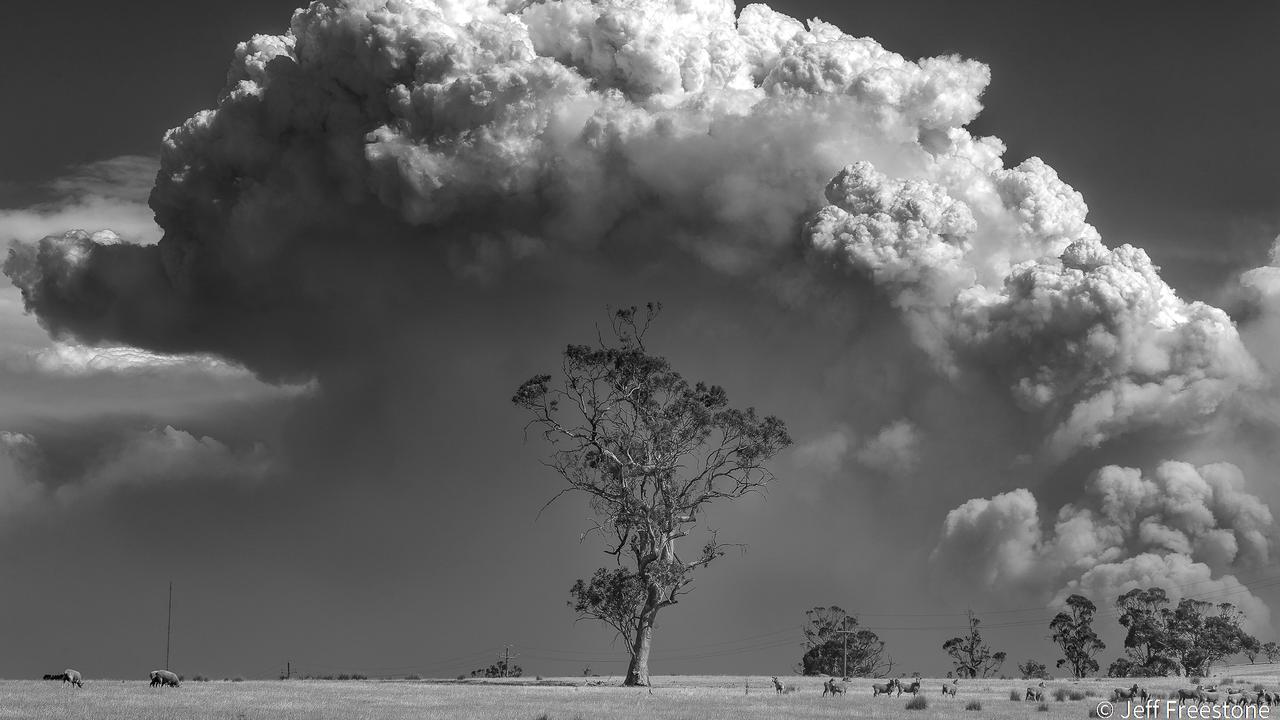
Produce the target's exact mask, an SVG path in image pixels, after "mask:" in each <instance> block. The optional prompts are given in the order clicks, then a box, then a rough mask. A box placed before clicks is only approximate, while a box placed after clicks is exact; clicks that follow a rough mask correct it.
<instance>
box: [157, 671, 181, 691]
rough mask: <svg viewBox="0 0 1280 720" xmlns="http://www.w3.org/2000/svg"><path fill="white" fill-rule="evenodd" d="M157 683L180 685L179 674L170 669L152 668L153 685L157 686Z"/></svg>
mask: <svg viewBox="0 0 1280 720" xmlns="http://www.w3.org/2000/svg"><path fill="white" fill-rule="evenodd" d="M156 685H167V686H169V687H178V676H177V675H176V674H174V673H172V672H170V671H168V670H152V671H151V687H155V686H156Z"/></svg>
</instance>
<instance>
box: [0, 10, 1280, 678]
mask: <svg viewBox="0 0 1280 720" xmlns="http://www.w3.org/2000/svg"><path fill="white" fill-rule="evenodd" d="M375 5H378V4H377V3H371V2H354V1H353V2H349V3H338V2H334V3H331V6H330V7H324V6H316V7H313V9H312V11H311V12H310V13H307V14H303V15H299V16H298V17H297V18H296V19H295V20H294V25H293V30H292V35H293V36H292V37H289V38H283V37H280V36H283V35H284V34H285V33H286V31H289V28H290V17H291V14H292V12H293V10H294V4H293V3H289V2H275V1H274V0H272V1H269V2H268V1H261V0H255V1H254V2H247V1H241V0H228V2H224V3H219V4H218V7H217V8H216V9H212V8H210V6H208V5H207V4H196V3H187V2H151V1H149V0H148V1H146V2H137V3H130V4H129V5H128V6H127V7H111V6H104V5H102V4H100V3H77V2H71V3H60V4H56V5H49V4H37V5H31V6H28V7H24V8H23V9H22V10H21V11H19V13H18V14H19V20H20V21H18V22H13V23H9V24H6V26H5V27H4V28H3V29H0V60H3V61H4V62H5V66H6V67H9V68H11V69H12V68H20V70H21V72H17V73H14V72H10V73H8V75H7V78H6V84H5V88H6V91H7V94H8V95H9V96H11V97H17V98H20V99H21V103H20V107H22V108H23V111H22V112H7V113H3V114H0V138H3V140H2V141H0V168H2V169H3V170H2V174H0V241H3V242H4V243H6V244H10V243H13V246H12V247H13V251H12V253H11V254H10V256H9V260H8V262H6V264H5V278H3V279H0V283H2V284H0V569H2V572H3V578H4V583H5V587H6V588H10V589H12V588H21V589H22V591H21V592H12V591H10V592H6V593H0V637H3V638H4V639H5V643H4V644H5V648H6V649H5V652H4V653H3V654H0V676H3V677H15V678H20V677H38V676H40V675H42V674H44V673H48V672H55V671H60V670H61V669H62V668H63V667H75V668H77V669H79V670H80V671H81V672H83V673H85V676H86V678H93V677H113V678H114V677H120V678H134V677H136V678H143V677H145V673H147V672H148V671H149V670H151V669H155V668H157V667H161V666H163V664H164V660H165V656H164V652H165V621H166V602H167V599H168V595H167V593H168V587H169V583H170V582H172V583H173V588H174V591H173V635H172V646H171V663H170V664H171V666H172V667H173V668H174V669H175V670H178V671H180V672H182V673H184V674H186V675H188V676H191V675H194V674H203V675H206V676H212V677H234V676H243V677H274V676H275V675H276V674H277V673H279V672H280V671H281V670H282V669H283V668H284V666H285V664H286V663H291V665H292V667H293V669H294V671H295V672H297V673H311V674H324V673H338V672H362V673H365V674H368V675H378V676H401V675H408V674H418V675H422V676H453V675H456V674H459V673H464V672H468V671H470V670H472V669H475V668H478V667H483V666H485V665H488V664H489V663H491V662H493V661H494V660H495V659H496V657H497V655H498V654H499V653H500V652H502V650H503V648H504V647H505V646H507V645H511V646H512V647H513V649H514V652H515V653H516V654H518V656H519V657H518V659H517V660H516V662H517V663H518V664H521V665H522V666H523V667H524V668H525V669H526V670H527V671H528V672H529V673H531V674H532V673H538V674H542V675H565V674H569V675H576V674H579V673H581V672H582V670H583V668H584V667H586V666H590V667H591V668H592V670H593V671H595V672H599V673H602V674H608V673H614V674H618V673H621V672H623V671H624V670H625V652H624V651H623V650H622V648H621V647H620V646H617V645H615V644H612V643H611V639H610V636H609V634H608V633H607V632H606V631H605V630H603V629H602V628H599V627H596V626H593V625H592V624H590V623H589V622H586V621H583V622H575V621H574V616H573V613H572V612H571V611H570V610H569V609H568V608H567V607H566V601H567V599H568V592H567V591H568V588H569V587H570V586H571V585H572V583H573V581H574V580H575V579H577V578H579V577H587V576H589V575H590V573H591V572H592V570H594V569H595V568H596V567H598V566H601V565H605V564H606V561H607V560H608V557H607V556H605V555H604V554H603V553H602V552H601V548H600V547H599V546H598V545H596V544H594V543H593V542H592V540H591V539H589V538H588V539H586V540H581V541H580V535H581V534H582V533H583V531H584V530H585V529H586V528H587V527H589V518H590V510H589V508H588V507H587V504H586V503H585V502H584V500H583V499H582V498H580V497H573V496H568V497H566V498H563V499H561V500H559V501H557V503H555V504H553V505H552V506H550V507H549V508H547V509H546V510H545V511H543V512H541V513H539V509H540V508H541V507H542V506H543V504H544V503H545V502H546V501H547V500H548V499H549V498H550V497H552V496H553V495H554V494H555V493H556V492H557V490H558V489H559V487H560V486H559V485H558V484H557V479H556V477H555V476H554V475H553V474H552V473H550V472H549V471H548V470H547V469H545V468H544V467H543V466H541V465H540V464H539V462H538V461H539V459H541V458H543V457H545V455H546V452H547V448H546V446H544V445H542V444H540V443H539V442H537V441H536V440H534V439H530V440H526V439H525V438H524V434H523V426H524V423H525V420H526V418H524V417H522V416H521V415H520V413H519V412H517V411H516V409H515V408H514V407H513V406H512V405H511V402H510V397H511V394H512V392H513V391H514V390H515V389H516V387H518V386H519V384H520V383H521V382H522V381H523V380H525V379H526V378H528V377H530V376H532V375H534V374H536V373H540V372H544V371H554V370H555V369H556V368H558V367H559V365H558V354H559V352H560V351H561V350H562V349H563V346H564V345H565V344H566V343H570V342H590V341H591V339H592V338H593V337H594V333H595V326H596V325H597V324H598V323H600V322H602V321H604V320H605V318H606V307H607V306H614V307H617V306H619V305H627V304H633V303H643V302H646V301H650V300H657V301H660V302H662V303H663V305H664V311H663V315H662V317H661V318H660V319H659V322H658V323H657V324H656V325H655V327H654V330H653V332H652V335H651V337H650V340H649V346H650V347H651V348H652V349H654V350H655V351H656V352H659V353H661V354H663V355H665V356H666V357H668V358H669V359H670V360H671V361H672V363H673V365H674V366H675V367H676V368H677V369H679V370H680V371H681V372H683V373H684V374H685V375H686V377H690V378H697V379H706V380H708V381H711V382H715V383H718V384H721V385H723V386H724V387H725V389H726V390H727V391H728V394H729V398H730V399H731V401H732V402H733V403H734V404H735V405H741V406H754V407H756V408H758V409H759V410H761V411H762V412H766V413H770V414H775V415H778V416H779V417H781V418H782V419H783V420H784V421H786V422H787V424H788V428H789V430H790V432H791V435H792V436H793V438H794V439H795V441H796V442H795V445H794V446H793V447H792V448H791V449H789V450H788V451H787V452H785V453H783V454H782V455H780V456H779V457H778V458H777V459H776V461H775V463H774V466H773V470H774V472H775V474H776V475H777V480H776V481H775V482H774V484H772V485H771V486H770V488H769V489H768V491H767V493H764V494H762V495H760V496H752V497H749V498H746V499H744V500H741V501H739V502H736V503H733V504H732V505H723V506H715V507H713V508H712V509H711V510H710V512H709V514H708V516H707V519H706V523H705V524H706V529H714V530H717V531H718V533H719V535H718V537H719V538H721V539H722V540H730V541H734V542H742V543H745V545H746V546H747V549H746V551H745V552H744V553H742V554H740V555H737V554H735V555H731V556H729V557H726V558H725V559H724V560H723V561H721V562H720V563H718V564H716V565H713V566H712V567H710V568H708V569H707V570H706V571H705V572H704V574H703V576H702V578H701V579H700V580H699V582H698V585H697V589H696V591H695V592H694V593H693V594H691V595H690V596H688V597H687V598H686V599H684V600H682V601H681V603H680V604H679V605H677V606H674V607H672V608H669V609H668V610H666V611H664V614H663V615H662V616H661V617H660V619H659V625H658V628H657V632H656V635H655V645H654V656H653V661H652V666H651V668H652V670H653V672H654V673H656V674H666V673H700V674H745V673H755V674H769V675H772V674H781V673H783V672H787V671H789V670H790V669H791V668H792V667H793V666H794V665H795V664H796V663H797V662H798V660H799V657H800V655H801V654H802V652H803V648H802V647H801V641H802V636H801V634H800V630H799V628H800V625H801V624H802V623H803V621H804V611H805V610H807V609H809V608H811V607H814V606H819V605H831V604H836V605H840V606H842V607H844V608H845V609H847V610H849V611H851V612H853V613H855V614H857V615H859V617H860V618H861V621H862V624H863V625H864V626H867V627H870V628H872V629H875V630H876V631H877V632H879V633H880V635H881V637H882V638H883V639H884V640H885V641H886V642H887V644H888V651H889V653H890V654H891V655H892V656H893V657H894V658H895V660H896V663H897V664H896V665H895V667H896V668H897V669H899V670H902V671H906V672H911V671H915V670H919V671H921V672H924V673H926V674H934V675H941V674H943V673H944V672H945V671H946V670H947V669H948V668H949V665H948V663H947V659H946V657H945V656H944V654H943V653H942V651H941V645H942V643H943V642H944V641H945V640H946V639H947V638H949V637H952V636H953V635H955V634H958V633H959V631H960V630H961V629H962V627H963V625H964V611H965V610H966V609H973V610H975V611H977V612H978V614H979V616H980V617H981V618H982V619H983V621H984V628H987V632H986V637H987V639H988V640H989V641H990V642H991V643H992V645H993V646H995V647H996V648H997V649H1004V650H1006V651H1008V652H1009V655H1010V667H1009V668H1007V670H1009V671H1013V667H1012V664H1013V662H1014V661H1019V662H1020V661H1022V660H1025V659H1026V658H1037V659H1040V660H1042V661H1052V660H1054V659H1056V658H1057V657H1058V655H1057V654H1056V653H1055V652H1054V651H1053V648H1052V647H1051V646H1050V644H1049V643H1048V641H1047V640H1046V639H1045V636H1046V635H1047V634H1048V630H1047V626H1048V621H1049V619H1050V618H1051V617H1052V615H1053V613H1054V612H1055V608H1056V605H1055V603H1060V602H1061V600H1062V599H1063V598H1064V597H1065V595H1066V594H1067V593H1070V592H1083V593H1084V594H1086V595H1089V596H1090V597H1091V598H1092V599H1093V600H1094V602H1096V603H1097V604H1098V606H1099V607H1100V608H1103V609H1104V610H1103V613H1102V614H1101V615H1102V616H1101V617H1100V620H1099V629H1100V630H1103V631H1104V637H1105V638H1106V639H1107V641H1108V645H1109V647H1108V649H1107V650H1106V651H1104V653H1103V654H1102V658H1101V659H1102V660H1103V665H1104V667H1105V665H1106V663H1108V662H1110V660H1111V659H1114V657H1115V656H1116V654H1117V653H1118V651H1119V646H1120V642H1119V641H1120V636H1119V633H1118V626H1116V624H1115V622H1114V614H1111V615H1108V614H1107V612H1106V611H1107V610H1108V609H1110V608H1111V606H1112V602H1113V601H1114V598H1115V596H1116V595H1117V594H1119V593H1120V592H1123V591H1124V590H1126V589H1129V588H1132V587H1136V586H1146V585H1149V584H1157V583H1159V584H1163V585H1164V586H1165V587H1166V588H1167V589H1168V590H1169V591H1170V592H1171V594H1174V595H1175V596H1178V597H1181V596H1194V597H1200V598H1204V599H1208V600H1213V601H1215V602H1216V601H1222V600H1225V601H1230V602H1233V603H1235V604H1236V605H1238V606H1240V607H1241V608H1242V609H1244V610H1245V612H1246V615H1247V617H1248V622H1249V625H1250V628H1251V629H1252V630H1254V631H1255V632H1256V633H1257V634H1258V635H1259V637H1260V638H1262V639H1263V640H1268V639H1274V638H1275V629H1274V628H1275V625H1274V620H1273V618H1272V613H1271V608H1272V607H1274V606H1275V603H1276V601H1277V599H1280V595H1278V594H1277V593H1276V592H1275V591H1274V588H1275V585H1276V584H1277V583H1276V580H1278V579H1280V572H1278V571H1277V569H1276V567H1275V563H1274V561H1273V560H1272V556H1271V553H1272V543H1273V542H1274V531H1273V530H1272V518H1271V511H1270V506H1271V505H1273V504H1274V503H1276V502H1278V501H1280V487H1278V486H1277V483H1276V476H1275V473H1274V467H1276V462H1275V461H1276V460H1277V458H1276V457H1275V454H1276V451H1275V450H1274V447H1275V446H1276V443H1275V442H1274V441H1275V439H1276V437H1277V426H1276V419H1277V418H1278V417H1280V414H1278V413H1277V410H1278V409H1280V406H1278V405H1277V402H1276V400H1277V395H1276V391H1275V388H1274V377H1275V372H1276V371H1277V369H1280V364H1278V363H1280V356H1277V354H1276V351H1275V348H1276V347H1277V346H1276V343H1275V340H1276V338H1277V332H1280V321H1278V318H1280V313H1277V310H1280V306H1277V298H1280V275H1277V273H1280V270H1277V268H1276V265H1280V254H1273V253H1272V244H1273V242H1274V240H1275V238H1276V236H1277V234H1278V233H1280V214H1278V208H1277V200H1278V199H1280V198H1277V188H1280V178H1277V177H1276V175H1277V173H1280V170H1277V168H1280V162H1278V160H1280V158H1277V157H1276V155H1277V154H1278V153H1280V143H1276V142H1275V137H1274V133H1275V129H1274V122H1273V118H1274V117H1275V116H1276V111H1277V104H1280V93H1277V92H1276V90H1277V89H1280V88H1277V87H1276V84H1277V82H1280V81H1277V80H1276V79H1275V76H1274V73H1271V72H1270V71H1269V69H1270V68H1272V67H1274V66H1275V64H1276V60H1277V59H1280V58H1276V57H1275V55H1276V54H1277V52H1280V51H1277V50H1275V49H1273V48H1274V43H1269V42H1268V40H1269V37H1268V36H1267V33H1268V32H1269V30H1270V28H1272V27H1274V26H1275V23H1276V21H1277V20H1278V19H1280V18H1277V14H1280V9H1277V8H1276V7H1275V6H1274V5H1271V4H1264V3H1256V4H1237V5H1233V6H1232V8H1231V9H1230V10H1217V9H1215V10H1214V11H1212V12H1210V11H1209V10H1207V9H1205V8H1204V7H1203V6H1202V5H1197V4H1193V3H1142V2H1132V3H1125V4H1123V6H1119V7H1117V6H1114V5H1112V4H1103V3H1065V2H1064V3H1037V4H1035V5H1034V6H1032V5H1031V4H1027V3H1015V2H982V3H967V4H959V3H945V2H913V3H902V2H859V3H820V2H777V3H774V4H771V5H770V7H771V8H772V10H771V11H768V10H765V9H763V8H762V7H760V6H753V8H749V9H746V10H744V9H743V6H742V5H739V6H738V7H737V8H736V11H740V12H741V13H742V14H741V15H740V16H738V17H736V18H735V16H734V12H735V10H734V9H731V7H730V6H729V5H728V4H726V3H718V2H693V1H691V2H688V3H683V4H678V5H675V6H669V5H667V4H663V3H656V2H647V1H636V2H631V1H629V0H616V1H614V2H608V3H603V4H598V5H594V6H593V5H592V4H591V3H585V2H575V1H573V0H568V1H566V2H554V3H553V2H548V3H542V4H535V5H532V6H531V7H529V8H528V9H525V10H521V11H520V15H519V18H518V19H516V18H515V16H508V15H506V14H505V12H504V11H505V10H508V9H510V10H515V9H516V8H514V7H513V8H506V7H501V8H498V9H492V8H486V7H485V4H484V3H454V4H448V3H442V4H441V5H443V6H444V8H443V9H441V8H438V7H437V6H436V4H435V3H432V2H427V1H426V0H417V1H415V2H412V3H406V4H405V6H404V7H403V8H397V9H394V11H390V12H384V13H381V14H379V13H377V12H373V13H371V14H370V13H366V12H365V11H366V10H369V9H370V8H372V7H373V6H375ZM787 16H789V17H790V18H799V19H800V20H801V21H807V20H809V19H810V18H818V19H820V20H821V21H822V22H809V23H808V25H803V24H801V23H797V22H795V21H792V20H790V19H789V18H788V17H787ZM370 18H372V19H370ZM53 37H56V38H58V43H57V47H56V48H54V47H53V46H51V45H50V43H49V38H53ZM864 38H865V39H864ZM251 39H252V40H251ZM242 42H243V43H246V44H245V45H243V46H241V48H240V49H239V50H237V44H238V43H242ZM922 58H939V59H937V60H923V59H922ZM229 68H230V70H229ZM206 110H214V111H215V112H204V111H206ZM171 128H176V129H175V130H173V131H172V132H171V133H169V134H168V135H166V132H168V131H169V130H170V129H171ZM986 138H992V139H986ZM994 138H998V140H996V139H994ZM1033 158H1038V160H1036V159H1033Z"/></svg>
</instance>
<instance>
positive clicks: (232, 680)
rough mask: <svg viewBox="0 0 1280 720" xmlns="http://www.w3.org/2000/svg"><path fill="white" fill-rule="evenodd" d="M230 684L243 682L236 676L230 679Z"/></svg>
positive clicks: (242, 679)
mask: <svg viewBox="0 0 1280 720" xmlns="http://www.w3.org/2000/svg"><path fill="white" fill-rule="evenodd" d="M231 682H244V678H242V677H240V676H238V675H237V676H236V677H233V678H231Z"/></svg>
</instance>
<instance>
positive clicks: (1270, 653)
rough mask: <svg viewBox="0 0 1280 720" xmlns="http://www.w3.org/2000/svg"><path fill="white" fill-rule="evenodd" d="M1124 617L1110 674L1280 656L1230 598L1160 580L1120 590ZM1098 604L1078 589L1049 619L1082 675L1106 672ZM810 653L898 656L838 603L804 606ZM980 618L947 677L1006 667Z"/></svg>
mask: <svg viewBox="0 0 1280 720" xmlns="http://www.w3.org/2000/svg"><path fill="white" fill-rule="evenodd" d="M1115 604H1116V611H1117V613H1118V619H1119V622H1120V625H1121V626H1122V627H1124V628H1125V629H1126V634H1125V639H1124V653H1123V654H1122V655H1121V656H1120V657H1119V658H1117V659H1116V660H1115V661H1113V662H1112V663H1111V665H1110V666H1109V667H1108V668H1107V675H1109V676H1111V677H1150V676H1161V675H1187V676H1192V675H1201V676H1203V675H1206V674H1208V671H1209V667H1210V666H1211V665H1213V664H1214V663H1219V662H1222V661H1223V660H1225V659H1226V658H1229V657H1231V656H1233V655H1244V656H1245V657H1246V658H1247V659H1248V660H1249V662H1250V663H1252V662H1254V660H1255V659H1256V658H1258V657H1259V656H1265V657H1266V659H1267V660H1268V661H1269V662H1276V661H1277V660H1278V659H1280V645H1277V644H1276V643H1275V642H1267V643H1260V642H1259V641H1258V639H1257V638H1255V637H1253V636H1252V635H1250V634H1249V633H1248V632H1246V631H1245V630H1244V629H1243V627H1242V626H1241V623H1242V622H1243V620H1244V616H1243V614H1242V613H1241V612H1240V611H1239V610H1238V609H1237V608H1236V607H1235V606H1234V605H1232V604H1231V603H1227V602H1224V603H1218V604H1216V605H1215V604H1214V603H1210V602H1205V601H1203V600H1195V599H1193V598H1183V599H1182V600H1180V601H1178V603H1177V604H1176V605H1175V604H1173V602H1172V601H1171V600H1170V599H1169V596H1168V594H1167V593H1166V592H1165V591H1164V590H1163V589H1161V588H1158V587H1153V588H1147V589H1141V588H1139V589H1134V590H1130V591H1129V592H1126V593H1124V594H1123V595H1120V596H1119V597H1118V598H1116V603H1115ZM1097 610H1098V608H1097V606H1095V605H1094V604H1093V602H1092V601H1090V600H1089V599H1088V598H1086V597H1084V596H1083V595H1072V596H1070V597H1068V598H1067V600H1066V609H1064V610H1063V611H1062V612H1059V613H1058V614H1057V615H1055V616H1054V617H1053V619H1052V620H1051V621H1050V622H1049V630H1050V635H1049V639H1050V640H1052V641H1053V643H1054V644H1055V645H1057V646H1058V648H1059V650H1060V651H1061V653H1062V657H1060V658H1059V659H1058V661H1057V663H1056V666H1057V667H1058V668H1062V669H1064V670H1065V671H1066V672H1068V673H1070V674H1071V675H1072V676H1074V677H1077V678H1081V677H1086V676H1088V675H1090V674H1092V673H1096V672H1099V670H1100V669H1101V666H1100V665H1099V664H1098V660H1097V655H1098V654H1099V653H1100V652H1102V651H1103V650H1105V649H1106V647H1107V646H1106V643H1104V642H1103V641H1102V639H1101V638H1099V637H1098V634H1097V633H1096V632H1095V631H1094V629H1093V621H1094V617H1095V616H1096V614H1097ZM805 618H806V620H807V622H806V623H805V626H804V655H803V656H802V657H801V658H800V663H799V665H798V666H797V668H796V670H797V672H799V673H800V674H802V675H831V676H844V677H854V676H858V677H885V676H888V675H889V674H891V673H892V671H893V659H892V658H891V657H890V656H889V655H888V653H887V652H886V650H885V643H884V641H883V640H881V639H880V638H879V636H877V635H876V633H875V632H874V631H872V630H869V629H867V628H864V627H860V626H859V623H858V618H857V617H856V616H854V615H850V614H849V613H847V612H845V610H844V609H842V608H840V607H839V606H836V605H832V606H830V607H815V608H813V609H812V610H809V611H807V612H805ZM981 624H982V622H981V620H979V619H978V618H977V617H975V616H974V615H973V613H969V621H968V631H967V632H966V633H965V634H963V635H960V636H957V637H953V638H951V639H949V640H947V641H946V642H944V643H943V644H942V650H943V652H945V653H946V654H947V655H948V656H949V657H950V659H951V662H952V665H954V669H953V670H951V671H948V672H947V677H956V678H985V677H992V676H994V675H996V674H997V673H999V672H1000V668H1001V667H1002V666H1003V665H1004V662H1005V660H1006V659H1007V657H1008V656H1007V653H1005V652H1003V651H999V650H995V649H993V648H992V647H991V646H990V645H989V644H988V643H987V642H985V641H984V640H983V638H982V631H981ZM1017 667H1018V673H1019V674H1020V675H1021V676H1022V677H1023V678H1028V679H1031V678H1038V679H1049V678H1050V677H1051V676H1050V673H1049V668H1048V667H1047V666H1046V665H1045V664H1044V663H1041V662H1039V661H1038V660H1035V659H1029V660H1027V661H1026V662H1023V663H1018V665H1017Z"/></svg>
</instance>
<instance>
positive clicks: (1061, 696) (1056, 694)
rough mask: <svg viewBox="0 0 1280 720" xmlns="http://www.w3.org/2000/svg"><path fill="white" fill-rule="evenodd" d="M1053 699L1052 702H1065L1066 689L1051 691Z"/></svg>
mask: <svg viewBox="0 0 1280 720" xmlns="http://www.w3.org/2000/svg"><path fill="white" fill-rule="evenodd" d="M1053 699H1054V700H1057V701H1058V702H1062V701H1063V700H1066V699H1067V689H1066V688H1058V689H1057V690H1054V691H1053Z"/></svg>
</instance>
